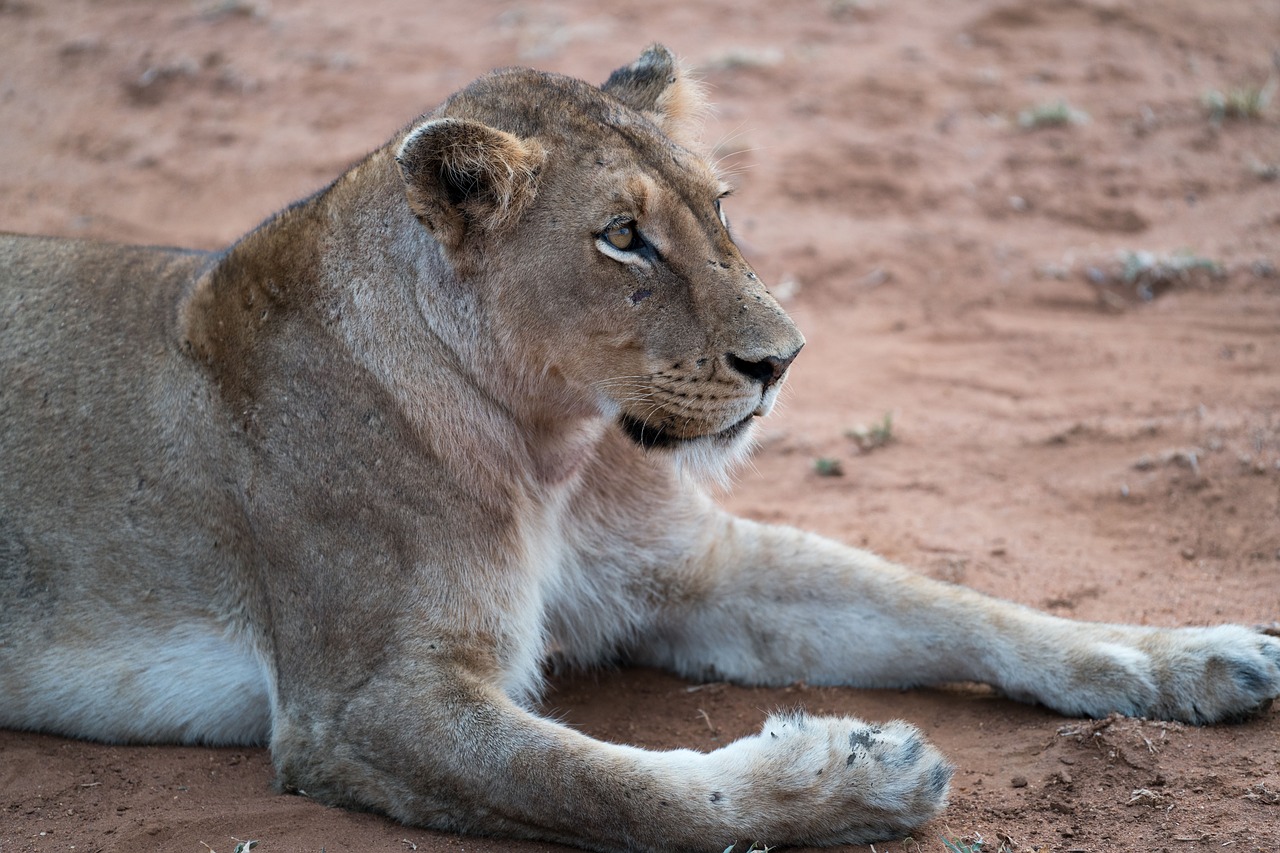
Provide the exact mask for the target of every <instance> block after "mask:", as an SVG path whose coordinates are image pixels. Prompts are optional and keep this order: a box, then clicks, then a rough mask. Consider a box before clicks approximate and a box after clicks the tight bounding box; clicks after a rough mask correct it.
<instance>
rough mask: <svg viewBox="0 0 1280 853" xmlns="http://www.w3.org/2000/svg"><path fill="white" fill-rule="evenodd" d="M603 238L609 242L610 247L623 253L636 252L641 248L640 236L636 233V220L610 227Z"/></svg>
mask: <svg viewBox="0 0 1280 853" xmlns="http://www.w3.org/2000/svg"><path fill="white" fill-rule="evenodd" d="M602 236H603V237H604V238H605V239H606V240H608V241H609V245H610V246H613V248H615V249H620V250H621V251H623V252H634V251H635V250H636V249H638V248H640V235H639V233H638V232H637V231H636V221H635V220H634V219H632V220H629V221H627V222H619V223H618V224H616V225H610V226H609V227H608V228H606V229H605V231H604V234H603V235H602Z"/></svg>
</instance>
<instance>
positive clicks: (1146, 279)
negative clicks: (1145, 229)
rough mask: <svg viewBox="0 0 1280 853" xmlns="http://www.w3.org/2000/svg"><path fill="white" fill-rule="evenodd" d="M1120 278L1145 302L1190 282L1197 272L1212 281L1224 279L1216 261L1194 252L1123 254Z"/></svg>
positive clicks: (1219, 265)
mask: <svg viewBox="0 0 1280 853" xmlns="http://www.w3.org/2000/svg"><path fill="white" fill-rule="evenodd" d="M1120 262H1121V269H1120V277H1121V279H1122V280H1123V281H1124V283H1125V284H1126V285H1129V286H1130V287H1132V288H1133V289H1134V291H1135V292H1136V293H1137V295H1138V297H1139V298H1140V299H1142V300H1143V301H1149V300H1151V299H1154V298H1155V297H1156V296H1158V295H1160V293H1162V292H1163V291H1165V290H1168V289H1169V288H1171V287H1173V286H1174V285H1176V284H1179V283H1182V282H1185V281H1187V280H1188V279H1190V278H1191V276H1192V275H1194V274H1195V273H1197V272H1200V273H1205V274H1207V275H1208V276H1210V277H1211V278H1218V277H1219V276H1221V275H1222V272H1223V270H1222V265H1221V264H1219V263H1218V262H1217V261H1215V260H1213V259H1212V258H1202V257H1200V256H1198V255H1194V254H1192V253H1191V252H1176V253H1174V254H1172V255H1157V254H1156V253H1154V252H1123V253H1121V255H1120Z"/></svg>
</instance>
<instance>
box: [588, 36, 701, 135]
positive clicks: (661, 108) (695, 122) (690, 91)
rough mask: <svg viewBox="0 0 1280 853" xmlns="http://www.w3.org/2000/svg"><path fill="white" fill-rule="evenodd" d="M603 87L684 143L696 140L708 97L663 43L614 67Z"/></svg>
mask: <svg viewBox="0 0 1280 853" xmlns="http://www.w3.org/2000/svg"><path fill="white" fill-rule="evenodd" d="M601 89H603V90H604V91H605V92H607V93H608V94H610V95H612V96H613V97H615V98H617V99H618V100H619V101H622V103H624V104H626V105H627V106H629V107H631V108H632V109H633V110H639V111H640V112H643V113H646V114H648V115H649V117H650V118H652V119H653V120H654V121H655V122H656V123H657V124H658V126H659V127H661V128H662V129H663V131H665V132H666V134H667V135H668V136H670V137H671V138H672V139H673V140H675V141H676V142H678V143H680V144H681V145H685V146H689V147H692V146H693V145H694V144H696V141H697V135H698V132H699V131H700V130H701V125H702V119H703V116H704V115H705V113H706V110H707V102H706V98H705V97H704V95H703V92H702V87H701V85H699V84H698V82H697V81H696V80H694V79H693V78H692V77H691V76H690V75H689V72H688V71H686V70H685V69H684V68H683V67H682V66H681V65H680V63H679V62H678V61H676V58H675V57H674V56H672V54H671V51H669V50H667V49H666V48H665V47H663V46H662V45H660V44H655V45H651V46H650V47H649V48H648V49H646V50H645V52H644V53H642V54H640V58H639V59H637V60H636V61H635V62H633V63H631V64H630V65H628V66H626V67H625V68H619V69H618V70H617V71H614V72H613V73H612V74H610V75H609V79H608V80H606V81H605V84H604V85H603V86H602V87H601Z"/></svg>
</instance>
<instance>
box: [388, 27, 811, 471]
mask: <svg viewBox="0 0 1280 853" xmlns="http://www.w3.org/2000/svg"><path fill="white" fill-rule="evenodd" d="M682 85H684V86H689V85H691V84H689V83H688V82H687V80H685V78H684V77H683V76H682V75H681V74H680V73H679V72H678V70H677V69H676V68H675V65H674V62H673V61H672V60H671V57H670V55H669V54H667V53H666V52H665V51H663V50H661V49H651V50H650V51H649V52H647V53H646V54H645V55H644V56H642V57H641V59H640V60H639V61H638V62H637V63H635V64H633V65H632V66H629V67H628V68H624V69H620V70H619V71H618V72H615V73H614V75H613V76H612V77H610V80H609V82H608V83H606V84H605V86H604V88H603V89H597V88H595V87H592V86H588V85H586V84H582V83H580V82H577V81H573V80H569V79H567V78H561V77H557V76H554V75H548V74H542V73H538V72H532V71H508V72H499V73H498V74H495V75H491V76H489V77H487V78H483V79H482V80H480V81H478V82H477V83H475V84H473V85H472V86H471V87H469V88H468V89H466V90H464V91H463V92H462V93H460V94H459V95H457V96H455V97H454V98H453V99H451V100H450V101H449V102H448V103H446V104H445V105H444V107H442V111H443V112H444V113H445V114H446V115H447V116H448V118H444V119H437V120H434V121H428V122H426V123H424V124H423V125H420V126H419V128H417V129H415V131H413V132H411V134H410V136H409V137H408V138H407V139H406V141H405V143H404V144H403V145H402V146H401V150H400V154H399V158H398V161H399V162H400V165H401V170H402V173H403V174H404V176H405V180H406V185H407V186H408V187H409V198H410V204H411V206H412V207H413V208H414V211H415V213H417V214H418V216H419V219H420V220H421V221H422V222H423V223H424V224H425V225H427V227H428V228H429V229H432V230H433V231H434V232H435V233H437V234H438V235H440V236H442V237H443V239H442V240H441V242H442V243H443V244H444V245H445V246H446V249H448V250H450V251H452V252H454V253H455V255H457V257H458V260H459V266H460V267H461V268H464V269H468V270H472V269H474V270H475V273H474V277H475V278H476V279H478V280H483V281H484V282H485V286H486V287H487V288H490V290H489V294H490V296H491V299H492V303H491V304H492V309H493V310H492V315H491V316H492V322H494V323H496V324H497V325H498V326H500V329H499V330H498V334H499V336H500V337H501V338H502V339H503V340H504V341H516V342H519V343H518V346H517V347H513V351H515V350H517V349H518V350H519V352H520V358H522V359H524V360H526V362H527V366H528V370H530V371H531V372H534V373H537V374H539V375H545V376H555V377H558V378H560V379H562V380H563V381H564V382H565V383H567V384H568V385H569V386H571V387H573V388H576V389H578V390H579V391H580V392H581V393H582V394H583V395H586V396H587V397H589V398H590V399H591V401H592V403H593V405H594V406H595V407H596V408H597V409H598V410H599V411H602V412H604V413H605V414H607V415H608V416H610V417H612V418H614V419H616V421H617V422H618V424H619V425H620V426H621V427H622V429H623V431H624V432H625V433H626V434H627V435H628V436H630V437H631V439H633V440H634V441H635V442H636V443H638V444H639V445H641V446H643V447H645V448H664V449H672V448H680V447H687V446H693V445H697V446H710V447H714V448H721V449H730V448H733V447H735V446H740V445H741V444H742V443H743V441H744V439H745V436H746V435H747V434H748V432H749V429H750V426H751V424H752V422H753V419H754V418H756V417H758V416H762V415H764V414H767V413H768V412H769V410H770V409H771V408H772V406H773V404H774V401H775V400H776V399H777V395H778V391H779V389H780V387H781V385H782V383H783V380H784V379H785V376H786V372H787V368H788V366H789V365H790V364H791V362H792V360H793V359H794V358H795V356H796V355H797V353H798V352H799V351H800V348H801V347H802V346H803V344H804V339H803V337H801V335H800V333H799V331H798V330H797V329H796V327H795V325H794V324H793V323H792V322H791V320H790V319H789V318H788V317H787V316H786V314H785V313H784V312H783V311H782V309H781V308H780V307H779V306H778V304H777V302H776V301H775V300H774V298H773V297H772V296H771V295H770V294H769V292H768V291H767V290H766V289H765V288H764V286H763V284H762V283H761V282H760V280H759V278H758V277H757V276H756V274H755V272H754V271H752V269H751V267H750V265H748V264H747V262H746V261H745V260H744V259H743V258H742V255H741V253H740V252H739V251H738V248H737V246H736V245H735V244H734V241H733V238H732V236H731V234H730V230H729V224H728V219H727V218H726V215H725V213H724V209H723V208H724V199H725V198H726V196H727V195H728V194H729V189H728V187H727V186H726V185H725V184H724V183H723V182H722V181H721V180H720V179H719V177H718V176H717V175H716V174H715V171H714V169H713V168H712V167H711V165H710V164H709V163H708V162H707V160H706V159H705V158H703V157H702V156H700V155H698V154H697V153H695V152H693V151H691V150H689V149H688V148H685V147H684V146H682V145H680V144H679V143H678V142H677V141H676V140H675V139H673V138H672V133H673V132H675V135H677V136H679V135H680V134H679V132H678V130H679V127H680V125H679V121H680V120H682V116H683V113H680V110H681V109H683V110H685V111H688V110H690V109H694V107H692V106H690V105H689V104H688V103H686V102H687V101H688V97H689V96H688V93H687V92H682V91H681V90H680V89H679V87H680V86H682ZM514 103H520V104H535V105H539V106H541V107H542V108H541V109H539V107H538V106H535V107H533V108H532V109H531V108H528V107H526V108H524V109H521V110H513V109H512V104H514ZM433 136H437V137H439V138H435V139H431V138H430V137H433ZM424 137H426V138H424ZM477 164H480V165H477ZM424 178H426V179H428V180H426V181H424ZM431 181H434V182H436V183H435V184H432V183H431ZM441 183H442V184H444V186H443V187H441V186H438V184H441ZM424 187H425V189H424Z"/></svg>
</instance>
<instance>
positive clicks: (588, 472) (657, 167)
mask: <svg viewBox="0 0 1280 853" xmlns="http://www.w3.org/2000/svg"><path fill="white" fill-rule="evenodd" d="M702 104H703V101H702V98H701V95H700V93H699V90H698V86H697V84H696V82H695V81H694V80H693V79H692V78H691V77H690V75H689V74H688V73H687V72H686V71H685V70H683V69H682V67H681V66H680V65H679V63H678V62H677V61H676V60H675V59H674V58H673V57H672V55H671V54H670V53H669V52H668V51H667V50H666V49H665V48H663V47H661V46H654V47H651V48H649V49H648V50H647V51H645V52H644V53H643V55H641V56H640V58H639V59H638V60H636V61H635V62H633V63H632V64H630V65H628V66H626V67H623V68H621V69H619V70H617V71H615V72H614V73H613V74H612V75H611V76H610V77H609V78H608V80H607V82H605V83H604V84H603V86H600V87H596V86H593V85H590V84H587V83H584V82H581V81H578V80H575V79H570V78H567V77H563V76H558V75H554V74H549V73H542V72H538V71H533V70H527V69H508V70H502V71H497V72H494V73H492V74H489V75H487V76H484V77H481V78H480V79H479V80H477V81H475V82H474V83H472V84H470V85H469V86H467V87H466V88H465V89H463V90H462V91H460V92H458V93H457V94H455V95H453V96H451V97H450V98H448V99H447V100H446V101H445V102H444V103H443V104H442V105H441V106H439V107H438V108H436V109H435V110H434V111H432V112H430V113H428V114H426V115H425V116H423V117H422V118H420V119H419V120H417V121H415V122H413V123H412V124H410V125H409V126H407V127H405V128H404V129H403V130H401V132H399V133H398V134H396V136H395V137H394V138H392V140H391V141H390V142H389V143H388V144H387V145H386V146H384V147H382V148H379V149H378V150H376V151H374V152H373V153H372V154H370V155H369V156H368V157H366V158H365V159H364V160H363V161H361V162H360V163H358V164H356V165H355V166H354V167H352V168H351V169H350V170H349V171H347V172H346V173H345V174H344V175H342V176H341V177H340V178H338V179H337V180H336V181H335V182H334V183H332V184H331V185H329V186H328V187H327V188H325V189H323V190H322V191H320V192H318V193H317V194H315V195H313V196H311V197H310V198H307V199H305V200H303V201H301V202H298V203H296V204H294V205H292V206H291V207H288V208H287V209H285V210H283V211H282V212H280V213H278V214H277V215H275V216H273V217H271V218H270V219H268V220H267V221H266V222H265V223H263V224H262V225H260V226H259V227H257V228H256V229H254V230H252V231H251V232H249V233H248V234H247V235H246V236H244V237H243V238H242V239H240V240H239V241H238V242H236V243H235V244H234V245H232V246H230V247H229V248H227V249H225V250H223V251H217V252H198V251H186V250H180V249H168V248H141V247H128V246H118V245H107V244H101V243H92V242H80V241H72V240H62V239H50V238H39V237H21V236H13V235H9V236H5V237H3V239H2V240H0V259H2V268H3V276H2V279H0V280H2V281H3V290H2V291H0V293H2V295H0V299H2V300H3V301H2V302H0V312H2V313H0V317H2V318H3V322H2V323H0V334H2V335H3V345H2V347H0V465H2V466H3V469H2V470H3V476H0V725H3V726H5V727H10V728H16V729H27V730H35V731H43V732H51V733H58V734H63V735H69V736H75V737H81V738H91V739H96V740H100V741H107V742H117V743H126V742H127V743H170V742H172V743H200V744H258V743H268V744H269V745H270V749H271V754H272V758H273V762H274V765H275V768H276V770H277V774H278V779H279V783H280V786H281V787H282V788H283V789H284V790H287V791H303V792H305V793H306V794H308V795H309V796H311V797H313V798H315V799H317V800H320V801H322V802H326V803H331V804H335V805H340V806H348V807H354V808H362V809H371V810H376V811H379V812H382V813H384V814H387V815H389V816H391V817H393V818H395V819H396V820H399V821H403V822H405V823H410V824H416V825H421V826H426V827H433V828H437V829H441V830H448V831H457V832H474V833H484V834H489V835H501V836H513V837H522V838H531V839H544V840H547V841H554V842H563V843H566V844H572V845H577V846H580V847H583V848H588V849H592V850H599V851H635V850H647V851H673V850H690V851H692V850H698V851H722V850H724V849H726V845H733V844H734V843H735V842H736V841H737V840H742V839H754V840H758V841H760V842H764V843H768V844H784V843H786V844H812V845H831V844H840V843H864V842H870V841H875V840H879V839H885V838H890V837H894V836H901V835H903V834H906V833H909V832H911V831H912V830H913V829H914V828H915V827H918V826H919V825H921V824H922V823H924V822H926V821H928V820H930V819H931V818H933V817H934V816H935V815H937V814H938V813H939V812H940V810H942V809H943V808H944V806H945V804H946V800H947V793H948V784H949V779H950V776H951V773H952V769H951V767H950V765H949V764H948V763H947V761H946V760H945V759H944V758H943V756H942V755H941V754H940V753H939V752H938V750H936V749H935V748H934V747H932V746H931V745H929V744H928V743H926V741H925V740H924V738H923V737H922V736H921V734H920V732H919V731H918V730H917V729H915V728H914V727H912V726H910V725H908V724H906V723H903V722H889V723H884V724H872V723H868V722H864V721H861V720H858V719H852V718H848V717H841V718H836V717H819V716H809V715H806V714H803V713H800V712H790V713H777V714H774V715H772V716H769V717H767V719H766V720H765V721H764V723H763V726H762V728H761V730H760V732H759V733H758V734H757V735H755V736H752V737H747V738H745V739H742V740H738V741H735V742H733V743H730V744H728V745H727V746H724V747H722V748H719V749H716V750H715V751H713V752H710V753H700V752H695V751H691V750H675V751H670V752H654V751H646V750H642V749H638V748H634V747H630V746H623V745H616V744H610V743H604V742H600V741H597V740H593V739H591V738H588V737H586V736H585V735H583V734H581V733H578V732H576V731H574V730H572V729H570V728H568V727H566V726H564V725H560V724H558V723H556V722H554V721H552V720H549V719H546V718H544V717H542V716H540V715H539V714H538V713H537V711H536V703H537V701H538V697H539V690H540V688H541V686H542V680H543V673H544V664H545V663H546V661H547V660H548V659H549V658H552V657H554V658H555V659H556V660H557V661H559V662H561V663H563V664H565V665H571V666H591V665H593V664H600V663H602V662H604V663H607V662H613V661H625V662H630V663H636V664H643V665H648V666H656V667H663V668H665V669H668V670H671V671H673V672H675V673H678V674H680V675H682V676H685V677H688V678H691V679H719V680H727V681H732V682H738V683H743V684H759V685H781V684H787V683H792V682H795V681H798V680H803V681H805V682H808V683H810V684H820V685H854V686H861V687H899V688H903V687H912V686H917V685H928V684H935V683H939V682H953V681H974V682H984V683H986V684H990V685H993V686H994V687H995V688H997V689H998V690H1000V691H1003V692H1004V693H1005V694H1007V695H1009V696H1012V697H1016V698H1018V699H1022V700H1026V701H1028V702H1039V703H1042V704H1044V705H1046V706H1048V707H1050V708H1053V709H1056V710H1057V711H1060V712H1062V713H1063V714H1068V715H1072V716H1075V715H1085V716H1101V715H1106V714H1109V713H1112V712H1119V713H1121V714H1128V715H1140V716H1146V717H1159V718H1163V719H1171V720H1184V721H1188V722H1192V723H1212V722H1216V721H1222V720H1232V719H1237V718H1241V717H1245V716H1248V715H1250V714H1252V713H1255V712H1256V711H1258V710H1259V709H1260V708H1262V707H1264V706H1265V705H1266V704H1267V703H1269V702H1270V700H1271V699H1272V698H1273V697H1275V696H1277V695H1278V694H1280V640H1277V639H1276V638H1273V637H1269V636H1265V635H1263V634H1260V633H1257V632H1254V631H1252V630H1249V629H1246V628H1244V627H1237V626H1220V627H1208V628H1182V629H1157V628H1147V627H1134V626H1125V625H1102V624H1086V623H1081V622H1073V621H1069V620H1065V619H1060V618H1056V617H1053V616H1050V615H1047V614H1044V613H1040V612H1037V611H1035V610H1031V609H1028V608H1026V607H1022V606H1018V605H1015V604H1012V603H1009V602H1004V601H1000V600H996V599H993V598H989V597H986V596H984V595H980V594H978V593H976V592H973V591H970V590H967V589H964V588H961V587H958V586H953V585H949V584H946V583H942V582H938V581H934V580H930V579H928V578H925V577H923V576H921V575H917V574H913V573H911V572H910V571H908V570H906V569H904V568H901V567H899V566H896V565H893V564H891V563H889V562H887V561H885V560H882V559H880V558H879V557H876V556H875V555H873V554H870V553H868V552H866V551H861V550H856V549H853V548H849V547H846V546H844V545H841V544H838V543H836V542H833V541H830V540H827V539H823V538H820V537H818V536H816V535H813V534H809V533H805V532H802V531H800V530H796V529H793V528H789V527H784V526H774V525H768V524H761V523H755V522H753V521H749V520H746V519H742V518H736V517H734V516H732V515H730V514H728V513H727V512H725V511H724V510H722V509H721V508H719V507H718V506H717V505H716V504H715V503H714V502H713V500H712V499H711V498H710V497H709V496H708V487H709V481H712V480H714V479H715V477H716V476H717V475H718V474H719V473H720V472H723V471H724V470H727V469H728V468H729V467H730V466H731V465H732V464H733V463H734V461H735V460H736V459H738V458H740V457H741V456H742V455H743V454H744V453H745V452H746V450H747V448H748V447H749V446H750V436H751V434H752V432H753V429H754V425H755V423H756V421H757V420H758V419H759V418H761V417H762V416H764V415H767V414H768V413H769V411H770V409H771V408H772V407H773V405H774V402H775V400H776V399H777V396H778V392H779V389H780V388H781V387H782V385H783V383H784V381H785V379H786V376H787V374H788V370H789V368H790V366H791V364H792V362H793V360H794V359H795V358H796V355H797V353H799V352H800V349H801V347H802V346H803V345H804V338H803V337H802V336H801V334H800V332H799V331H798V330H797V328H796V326H795V325H794V324H793V323H792V321H791V320H790V319H789V318H788V316H787V315H786V313H785V312H784V311H783V310H782V309H781V308H780V307H779V305H778V303H777V302H776V301H775V300H774V299H773V297H772V296H771V295H770V294H769V292H768V291H767V290H766V289H765V286H764V284H763V283H762V282H761V280H760V279H759V278H758V277H757V275H756V274H755V272H753V271H752V269H751V267H750V266H749V265H748V264H747V262H746V261H745V260H744V259H743V257H742V255H741V253H740V252H739V250H738V248H737V246H736V245H735V243H734V240H733V237H732V235H731V232H730V230H729V228H728V220H727V219H726V217H725V214H724V211H723V209H722V202H723V200H724V198H725V196H726V195H727V194H728V192H729V188H728V186H727V185H726V184H725V182H724V181H723V180H722V179H721V177H720V176H719V175H718V174H717V171H716V169H715V167H714V165H713V164H712V163H711V162H710V161H709V159H708V157H707V155H706V154H705V152H703V151H702V150H701V149H700V148H699V146H698V142H697V133H698V126H699V122H700V119H699V115H700V112H701V110H702ZM760 614H767V616H764V617H762V616H761V615H760Z"/></svg>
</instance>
